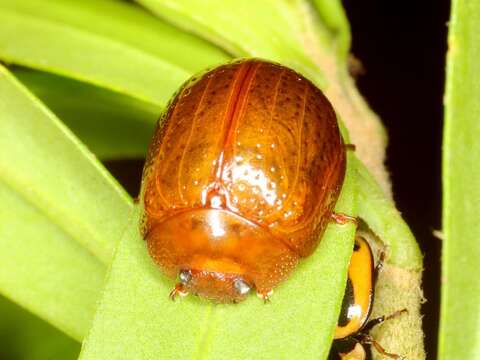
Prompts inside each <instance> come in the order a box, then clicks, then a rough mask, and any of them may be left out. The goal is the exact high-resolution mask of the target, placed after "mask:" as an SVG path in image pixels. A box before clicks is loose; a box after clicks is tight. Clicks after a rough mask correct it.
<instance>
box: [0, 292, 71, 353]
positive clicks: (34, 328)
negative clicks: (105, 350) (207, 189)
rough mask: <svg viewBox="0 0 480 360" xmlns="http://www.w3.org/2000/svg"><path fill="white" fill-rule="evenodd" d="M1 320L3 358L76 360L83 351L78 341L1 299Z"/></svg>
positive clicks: (0, 350)
mask: <svg viewBox="0 0 480 360" xmlns="http://www.w3.org/2000/svg"><path fill="white" fill-rule="evenodd" d="M0 319H1V321H0V344H2V346H1V347H0V359H8V360H47V359H51V360H54V359H62V360H70V359H72V360H73V359H76V358H77V356H78V353H79V352H80V344H79V343H78V342H76V341H74V340H72V339H70V338H68V337H67V336H65V335H64V334H63V333H61V332H60V331H58V330H56V329H55V328H53V327H51V326H50V325H48V324H47V323H46V322H44V321H42V320H40V319H39V318H37V317H36V316H34V315H32V314H29V313H28V312H27V311H25V310H23V309H22V308H20V307H19V306H17V305H15V304H14V303H12V302H10V301H8V300H7V299H5V298H4V297H2V296H0ZM26 345H28V346H26Z"/></svg>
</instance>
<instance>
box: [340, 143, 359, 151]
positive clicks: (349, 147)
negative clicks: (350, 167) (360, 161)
mask: <svg viewBox="0 0 480 360" xmlns="http://www.w3.org/2000/svg"><path fill="white" fill-rule="evenodd" d="M343 146H344V147H345V150H351V151H355V150H356V148H357V147H356V146H355V144H344V145H343Z"/></svg>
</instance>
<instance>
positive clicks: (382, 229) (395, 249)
mask: <svg viewBox="0 0 480 360" xmlns="http://www.w3.org/2000/svg"><path fill="white" fill-rule="evenodd" d="M355 170H356V175H357V183H358V215H359V217H360V218H361V219H363V220H364V221H365V222H366V223H367V224H368V226H369V227H370V229H371V230H372V231H373V232H374V233H375V234H376V235H377V236H378V237H379V238H380V239H381V240H382V241H383V243H384V244H385V245H386V246H387V247H388V252H389V258H388V261H389V263H391V264H392V265H396V266H399V267H401V268H403V269H406V270H417V271H420V270H421V269H422V254H421V252H420V248H419V247H418V244H417V242H416V241H415V238H414V237H413V234H412V232H411V231H410V228H409V227H408V225H407V224H406V223H405V221H404V220H403V219H402V217H401V215H400V213H399V212H398V210H397V209H396V207H395V204H394V203H393V201H392V200H390V199H388V198H387V197H386V196H385V194H384V192H383V191H382V189H381V188H380V186H379V185H378V184H377V182H376V181H375V179H373V177H372V175H370V173H369V172H368V170H367V169H366V168H365V166H364V165H363V164H362V163H361V161H360V160H358V159H356V158H355Z"/></svg>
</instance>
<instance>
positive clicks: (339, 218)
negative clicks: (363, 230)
mask: <svg viewBox="0 0 480 360" xmlns="http://www.w3.org/2000/svg"><path fill="white" fill-rule="evenodd" d="M332 220H333V221H335V222H336V223H337V224H339V225H345V224H346V223H348V222H352V223H353V224H354V225H357V224H358V219H357V218H356V217H355V216H350V215H347V214H342V213H332Z"/></svg>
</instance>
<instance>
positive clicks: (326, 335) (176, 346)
mask: <svg viewBox="0 0 480 360" xmlns="http://www.w3.org/2000/svg"><path fill="white" fill-rule="evenodd" d="M349 164H351V159H350V160H349ZM354 176H355V174H354V173H353V172H352V168H351V165H349V170H348V175H347V181H346V183H345V185H344V188H343V190H342V197H341V200H340V201H339V203H338V207H337V209H338V210H339V211H343V212H346V213H349V214H354V213H355V204H356V195H355V193H356V190H355V182H354V180H355V177H354ZM353 235H354V227H353V226H352V225H344V226H339V225H330V226H329V227H328V230H327V232H326V234H325V236H324V238H323V239H322V241H321V242H320V245H319V247H318V249H317V250H316V251H315V253H314V254H313V255H312V256H311V257H309V258H307V259H305V260H303V261H302V262H301V264H300V266H299V267H298V268H297V269H296V271H295V272H294V274H293V275H292V276H291V278H290V279H288V280H287V281H286V282H284V283H283V284H282V285H280V286H279V287H278V288H277V289H276V290H275V294H274V296H273V298H272V301H271V303H269V304H263V302H261V301H260V300H259V299H257V298H256V297H255V296H250V297H249V298H248V299H247V300H246V301H245V302H243V303H240V304H237V305H234V304H228V305H214V304H211V303H209V302H206V301H204V300H201V299H199V298H196V297H194V296H190V297H186V298H183V299H179V300H178V301H175V302H172V301H171V300H170V299H169V298H168V293H169V291H170V290H171V288H172V286H173V285H174V284H173V282H172V281H171V280H169V279H167V278H165V277H164V276H163V275H162V274H161V273H160V271H159V269H158V268H157V267H156V266H155V265H154V264H153V262H152V260H151V258H150V257H149V255H148V253H147V250H146V246H145V242H144V241H143V240H142V239H141V237H140V233H139V220H138V209H137V215H136V216H134V219H133V221H132V222H131V223H130V225H129V227H128V230H127V232H126V234H125V237H124V238H123V239H122V241H121V242H120V245H119V249H118V251H117V253H116V256H115V259H114V261H113V265H112V268H111V271H110V274H109V276H108V280H107V284H106V287H105V290H104V295H103V299H102V301H101V303H100V305H99V308H98V310H97V313H96V316H95V320H94V324H93V327H92V329H91V331H90V333H89V335H88V338H87V339H86V341H85V342H84V346H83V349H82V354H81V359H83V360H87V359H88V360H92V359H106V358H108V359H133V358H143V359H200V358H201V359H253V358H255V359H277V358H285V359H321V358H325V357H326V355H327V353H328V351H329V348H330V342H331V340H332V336H333V331H334V328H335V325H336V322H337V319H338V312H339V309H340V304H341V301H342V297H343V292H344V289H345V281H346V269H347V263H348V258H349V254H350V253H351V251H352V245H353V244H352V243H353Z"/></svg>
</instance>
